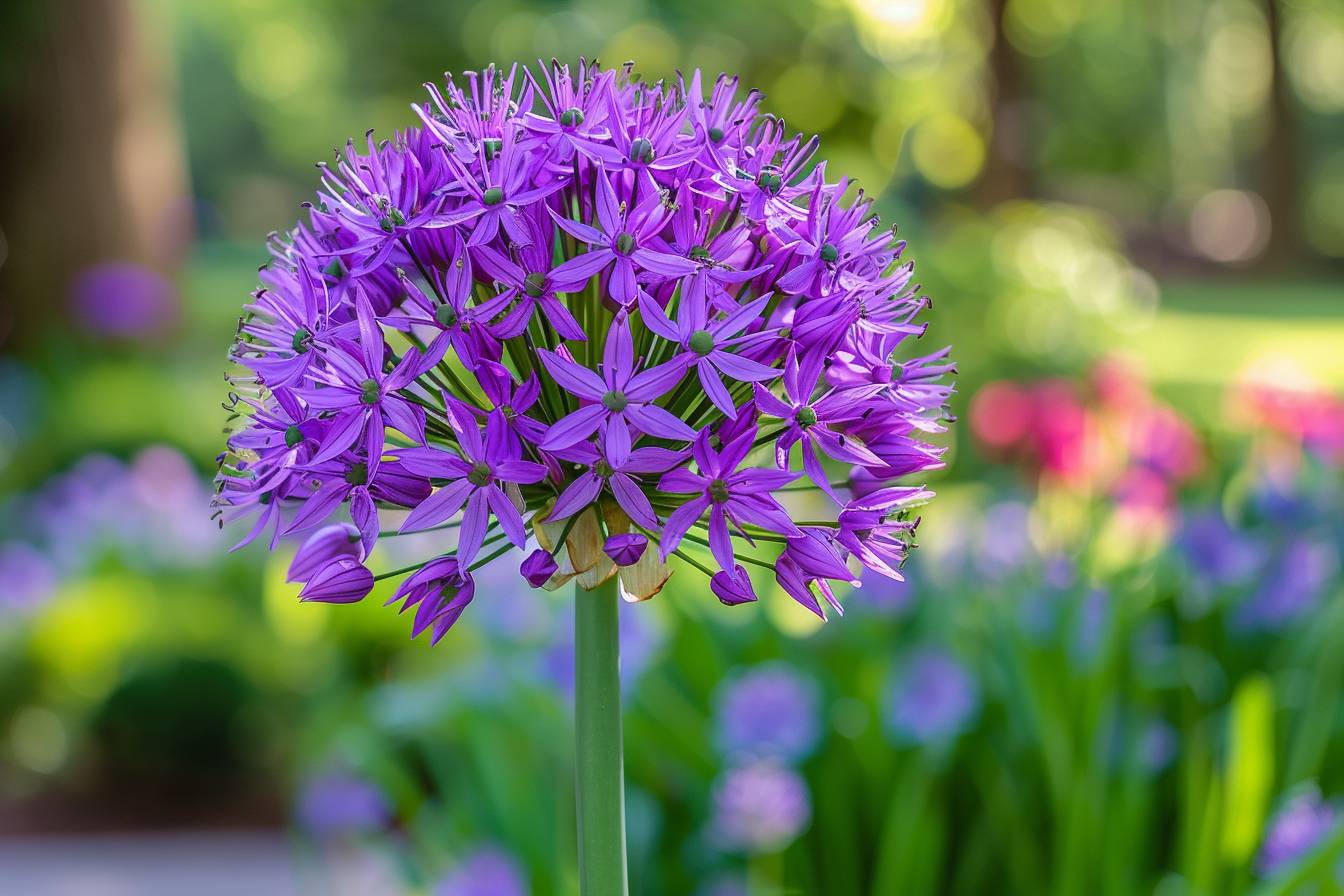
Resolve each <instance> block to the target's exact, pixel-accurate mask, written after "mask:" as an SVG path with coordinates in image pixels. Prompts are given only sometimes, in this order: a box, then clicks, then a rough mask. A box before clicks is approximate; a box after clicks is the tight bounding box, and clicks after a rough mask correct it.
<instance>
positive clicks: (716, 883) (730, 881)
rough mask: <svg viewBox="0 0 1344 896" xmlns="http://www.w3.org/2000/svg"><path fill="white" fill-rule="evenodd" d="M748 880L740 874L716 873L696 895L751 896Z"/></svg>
mask: <svg viewBox="0 0 1344 896" xmlns="http://www.w3.org/2000/svg"><path fill="white" fill-rule="evenodd" d="M750 894H751V890H750V888H748V886H747V880H746V878H745V877H743V876H742V875H740V874H731V873H725V874H716V875H714V877H712V878H710V879H709V880H708V881H706V882H705V884H704V885H703V886H702V887H700V889H698V890H696V891H695V896H750Z"/></svg>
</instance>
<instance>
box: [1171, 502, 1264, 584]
mask: <svg viewBox="0 0 1344 896" xmlns="http://www.w3.org/2000/svg"><path fill="white" fill-rule="evenodd" d="M1176 544H1177V546H1178V547H1179V548H1180V551H1181V555H1182V556H1183V557H1184V558H1185V562H1186V565H1187V567H1188V568H1189V570H1190V572H1191V573H1192V575H1193V579H1194V584H1195V586H1196V587H1198V588H1200V589H1201V590H1203V591H1206V592H1207V591H1213V590H1215V589H1218V588H1225V587H1227V586H1229V585H1240V584H1242V583H1244V582H1246V581H1247V580H1248V579H1249V578H1250V577H1251V576H1252V575H1253V574H1254V573H1255V571H1256V570H1257V569H1259V568H1260V566H1261V564H1262V563H1264V561H1265V550H1264V547H1263V545H1262V544H1261V542H1259V541H1258V540H1256V539H1255V538H1252V537H1250V536H1247V535H1245V534H1243V533H1242V532H1239V531H1238V530H1236V529H1233V528H1232V527H1231V526H1229V525H1228V524H1227V520H1225V519H1224V518H1223V515H1222V514H1221V513H1219V512H1218V511H1217V510H1205V511H1199V512H1196V513H1192V514H1186V516H1185V518H1184V519H1183V521H1182V523H1181V529H1180V532H1179V533H1178V534H1177V536H1176Z"/></svg>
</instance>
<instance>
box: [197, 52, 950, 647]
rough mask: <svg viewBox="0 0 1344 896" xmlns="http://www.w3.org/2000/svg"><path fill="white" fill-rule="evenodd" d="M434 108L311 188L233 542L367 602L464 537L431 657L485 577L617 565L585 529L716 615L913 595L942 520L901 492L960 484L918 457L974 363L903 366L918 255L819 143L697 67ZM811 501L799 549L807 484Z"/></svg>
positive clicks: (431, 577)
mask: <svg viewBox="0 0 1344 896" xmlns="http://www.w3.org/2000/svg"><path fill="white" fill-rule="evenodd" d="M428 90H429V96H428V99H427V100H426V101H425V102H423V103H420V104H417V105H416V106H415V114H416V117H417V120H416V121H415V122H414V123H413V125H412V126H411V127H409V128H407V129H406V130H403V131H399V132H397V133H395V134H393V135H392V136H391V139H387V140H383V141H378V140H375V139H374V138H373V137H372V136H369V137H368V138H367V139H366V140H364V141H362V142H361V143H359V144H358V145H357V144H356V143H354V142H348V143H347V144H346V146H345V148H344V149H343V150H342V151H341V152H339V153H338V155H337V158H336V160H335V162H334V163H333V164H331V165H324V166H321V167H322V176H321V186H320V188H319V191H318V195H317V197H316V199H315V201H314V202H312V203H311V204H309V205H308V206H307V207H306V214H305V218H304V220H303V221H301V222H300V223H299V224H297V225H296V226H295V227H294V228H292V229H291V230H289V231H288V232H286V233H284V234H282V235H280V236H277V237H275V238H273V239H272V240H271V242H270V252H271V261H270V263H269V264H268V265H267V266H266V267H265V268H264V269H263V270H262V272H261V274H260V275H259V277H260V281H261V288H260V289H258V290H257V291H256V292H255V293H254V295H253V297H252V299H251V301H249V302H248V303H247V304H246V306H245V314H244V317H243V319H242V321H241V322H240V325H239V329H238V337H237V342H236V344H235V346H234V350H233V352H232V360H233V361H234V362H235V363H236V365H237V368H238V369H237V371H236V372H235V375H234V376H232V377H231V382H232V385H233V392H232V394H231V396H230V404H231V408H232V409H233V410H236V411H237V412H238V414H237V422H236V423H235V425H234V428H233V431H232V432H231V434H230V436H229V438H228V443H227V448H226V451H225V452H224V453H223V454H222V455H221V456H220V459H219V460H220V469H219V474H218V477H217V479H216V483H217V486H218V495H217V497H216V499H215V503H216V505H217V506H218V508H219V514H218V515H219V517H220V522H221V524H224V523H229V522H232V521H235V520H242V519H247V520H250V521H251V522H250V528H248V530H247V532H246V534H245V535H244V536H243V539H242V542H241V543H242V544H246V543H247V542H250V541H252V540H255V539H257V538H265V539H267V540H269V542H270V543H271V546H272V547H274V546H275V544H276V542H277V539H278V538H279V537H280V536H281V535H282V534H289V533H310V531H316V530H321V532H322V533H326V534H323V535H321V537H318V536H314V544H313V546H312V547H310V548H305V550H304V551H302V552H301V553H300V556H301V558H302V559H301V561H296V564H295V567H294V570H293V573H294V577H295V578H298V579H300V581H303V580H304V577H307V579H308V581H307V585H306V586H305V587H306V588H307V593H308V594H309V595H313V594H316V593H318V591H319V590H322V589H324V588H325V589H326V590H327V591H328V592H329V593H330V594H333V595H337V596H339V597H341V598H342V599H349V598H350V595H352V594H353V590H352V589H353V587H354V585H355V584H356V583H355V581H354V580H355V577H356V576H362V574H361V573H359V572H358V569H356V567H360V566H361V565H362V564H363V563H365V562H368V561H369V560H370V558H371V555H372V553H373V552H374V550H375V547H376V545H377V543H378V541H379V539H380V537H383V538H385V537H387V535H386V534H385V533H384V532H383V530H384V529H385V528H387V526H386V522H387V520H386V518H387V516H388V515H392V514H398V515H400V514H401V509H402V508H404V509H405V510H407V511H409V513H407V514H405V515H404V519H399V522H396V523H393V525H392V528H394V529H396V530H397V531H396V533H394V534H401V533H414V532H428V531H431V530H432V531H434V532H435V533H438V532H440V531H443V532H444V533H445V534H443V535H440V536H438V537H437V538H436V539H435V540H433V541H425V542H423V544H425V545H427V547H425V548H424V552H423V554H421V555H419V556H418V559H420V560H421V561H422V563H421V564H420V565H421V566H422V567H423V568H424V569H425V570H430V569H431V568H432V569H433V570H434V572H433V573H432V574H431V573H425V576H427V578H426V577H417V578H415V584H414V585H410V586H409V588H404V589H403V591H401V592H399V595H400V598H401V599H402V600H403V606H404V607H405V606H416V607H417V613H416V620H417V621H416V623H415V625H414V628H415V630H416V631H420V630H423V629H424V628H425V627H426V626H428V627H432V628H433V629H434V631H435V633H436V637H437V635H439V634H442V632H443V631H444V630H446V627H447V625H449V624H451V620H452V619H455V618H456V614H457V613H458V612H460V611H461V609H462V607H463V606H465V603H466V602H467V600H469V595H470V593H471V592H470V588H469V585H468V583H470V582H471V581H472V580H471V575H472V573H473V572H474V571H477V570H478V569H479V568H480V567H481V566H483V565H484V564H486V563H489V562H490V561H492V560H494V559H495V558H496V557H497V556H499V555H502V554H503V553H505V552H507V551H509V550H511V549H516V550H521V551H524V552H527V551H530V550H532V548H533V545H532V543H531V542H532V541H533V540H534V539H536V540H537V541H538V542H539V543H543V544H551V543H552V539H553V538H554V539H559V540H561V541H563V542H564V543H562V544H556V545H554V547H555V551H554V552H551V553H550V556H551V558H552V559H553V560H554V562H555V563H556V568H557V570H565V569H569V568H570V567H571V565H572V564H571V563H570V561H572V560H573V559H574V556H575V555H576V554H577V555H578V556H581V557H598V556H600V554H598V547H600V546H601V542H598V544H597V545H596V546H594V545H590V544H588V543H587V542H586V541H585V539H591V538H593V537H594V536H593V535H592V534H591V533H592V532H594V531H596V532H598V533H601V536H600V537H603V538H605V536H606V535H607V534H609V533H613V532H614V533H622V534H621V535H620V536H618V538H617V540H616V541H613V542H612V544H611V545H610V547H611V551H610V556H611V557H613V558H616V560H617V562H619V563H621V564H622V565H621V567H620V568H619V569H618V570H617V572H616V575H618V576H620V578H621V585H622V587H623V588H625V593H627V594H629V595H631V596H634V597H636V598H642V597H649V596H651V595H652V594H654V593H657V590H658V589H659V588H660V587H661V586H662V582H663V581H665V580H666V572H667V571H666V570H664V569H663V567H662V563H664V562H676V563H678V564H683V563H684V564H685V566H686V567H687V568H688V569H689V571H690V572H691V573H696V572H698V573H703V574H705V575H706V576H707V577H708V579H709V582H710V591H711V592H712V593H713V594H714V595H715V596H717V597H718V598H719V599H720V600H721V601H722V602H724V603H726V604H736V603H743V602H748V601H751V600H754V599H755V594H754V592H753V590H752V587H751V580H750V579H749V578H748V576H747V575H746V572H745V570H746V569H747V568H749V567H750V566H752V565H756V566H761V567H765V568H773V569H775V570H776V579H777V581H778V583H779V585H780V586H781V588H782V589H783V590H784V591H785V593H786V594H788V595H789V596H790V597H792V598H793V599H794V600H796V601H798V602H799V603H800V604H801V605H803V606H806V607H807V608H808V609H809V610H811V611H812V612H814V613H816V614H818V615H819V616H823V617H824V615H825V612H826V610H825V609H824V607H827V606H829V607H830V608H832V609H835V610H836V611H839V608H840V604H839V602H838V600H837V599H836V596H835V592H834V589H833V586H834V584H835V583H836V582H847V583H855V582H857V580H858V577H857V575H856V574H855V569H857V567H858V566H863V567H865V568H867V569H869V570H871V571H873V572H876V573H878V574H881V575H884V576H887V577H888V578H891V579H895V580H899V578H900V573H899V568H900V565H901V563H902V562H903V561H904V560H905V557H906V555H907V553H908V552H909V550H910V546H911V544H912V539H913V535H914V529H915V525H916V524H917V522H918V520H917V519H916V518H913V517H912V516H911V512H912V510H913V508H914V507H915V506H916V505H917V504H919V503H921V502H922V501H924V500H926V499H927V498H928V497H929V496H930V493H929V492H927V491H925V490H924V489H923V488H922V487H920V486H918V485H914V484H901V483H900V482H899V480H902V479H903V478H905V477H910V476H916V475H919V474H922V473H924V472H926V471H929V470H932V469H936V468H938V467H939V466H941V465H942V461H941V451H942V449H940V448H937V447H935V446H932V445H930V444H928V443H927V441H926V440H927V439H928V438H929V436H930V434H934V433H938V432H940V431H942V430H943V429H944V424H945V422H946V420H947V419H948V418H947V415H946V412H945V406H946V402H947V400H948V398H949V395H950V393H951V386H950V384H949V383H948V382H947V379H948V377H949V376H950V375H951V374H952V373H953V372H954V370H953V366H952V364H951V363H950V362H949V361H948V358H947V352H946V350H942V351H933V352H931V353H930V352H915V351H911V350H910V345H911V343H912V342H913V340H914V339H916V338H918V337H919V336H921V335H923V333H924V330H925V325H924V324H923V323H922V322H921V321H920V320H919V319H918V318H919V317H920V315H921V314H922V313H923V312H924V310H925V308H926V307H927V305H928V301H927V299H926V298H925V297H924V296H923V295H921V294H920V293H919V287H918V285H917V284H916V283H915V281H914V280H913V269H912V265H911V264H910V263H909V262H905V261H901V256H902V254H903V252H904V251H905V248H906V247H905V243H904V241H902V240H898V239H896V237H895V235H894V233H893V232H892V231H890V230H885V229H883V228H882V227H880V226H879V224H878V221H877V218H876V216H875V215H874V214H873V203H872V200H871V199H870V198H868V197H866V196H865V195H864V194H863V193H862V191H853V190H851V189H850V187H851V184H850V182H849V181H848V180H847V179H845V178H839V179H838V180H835V181H828V180H827V179H826V169H825V166H824V165H822V164H820V163H818V162H817V149H818V141H817V140H816V138H808V137H805V136H803V135H800V134H791V133H789V132H788V131H787V130H786V128H785V126H784V123H783V122H782V121H780V120H779V119H777V118H772V117H769V116H766V115H763V114H761V112H760V109H759V106H760V100H761V98H760V95H759V94H756V93H754V92H752V93H746V94H744V95H739V90H738V82H737V80H736V79H734V78H730V77H726V76H725V77H720V78H719V79H717V80H716V81H715V82H714V83H712V84H707V83H705V82H704V80H703V78H702V76H701V74H700V73H699V72H693V73H691V75H690V76H689V77H688V78H682V77H680V76H678V77H677V78H675V79H669V80H663V81H649V80H648V79H645V78H640V77H637V76H636V75H635V74H634V72H633V68H632V67H631V66H625V67H622V68H621V69H619V70H614V71H613V70H604V69H601V68H599V67H597V66H595V65H589V64H588V63H587V62H584V61H580V63H579V65H578V67H577V69H574V68H571V67H570V66H566V65H561V64H559V63H553V64H551V65H549V66H543V67H542V69H541V70H538V71H535V72H534V71H528V70H526V69H522V68H519V67H516V66H515V67H513V68H510V69H508V70H501V69H498V68H496V67H494V66H489V67H487V68H485V69H484V70H482V71H480V72H474V73H469V74H467V75H466V76H465V77H464V80H463V81H462V82H461V83H458V82H454V81H453V79H452V78H451V77H450V78H449V79H448V82H447V84H446V85H444V86H443V87H442V88H440V87H437V86H430V87H429V88H428ZM795 445H797V446H799V450H798V451H796V452H795V451H793V450H792V449H793V447H794V446H795ZM799 480H801V481H799ZM807 489H815V490H816V491H817V492H818V494H819V496H820V498H821V503H820V504H819V505H818V506H817V507H816V509H815V510H811V511H809V514H808V515H809V516H811V517H814V518H813V519H809V520H808V521H807V523H806V524H805V525H799V524H797V523H795V522H794V521H793V519H792V517H791V515H790V512H789V509H788V508H787V507H786V502H787V500H788V499H787V498H786V494H785V493H786V492H793V491H803V490H807ZM346 516H348V518H349V524H347V523H346V522H345V517H346ZM580 521H587V522H584V524H583V525H579V522H580ZM543 522H544V523H545V524H546V529H545V530H544V531H543V530H542V525H541V524H542V523H543ZM592 523H596V527H595V528H594V527H593V526H592V525H591V524H592ZM333 525H353V528H354V529H355V530H357V531H358V533H359V544H358V546H357V547H358V550H356V546H355V545H354V543H353V542H349V543H348V544H347V545H344V546H342V544H341V542H340V536H339V535H338V534H337V530H335V529H329V528H324V527H330V526H333ZM552 526H559V527H562V528H563V532H562V531H561V530H560V529H557V530H556V531H551V527H552ZM565 527H567V528H565ZM345 531H346V532H347V533H348V531H349V530H348V529H347V530H345ZM571 531H572V532H573V533H574V534H572V535H571V534H570V533H571ZM539 536H544V537H539ZM408 540H411V541H413V538H412V539H408ZM413 543H414V544H417V545H418V544H421V542H414V541H413ZM641 544H644V545H648V547H649V550H646V551H644V552H642V553H640V548H639V546H640V545H641ZM689 544H694V545H696V546H697V547H696V548H694V549H692V548H690V547H689V546H688V545H689ZM699 546H704V547H708V548H709V554H710V555H711V556H712V558H713V559H712V566H706V565H705V564H704V563H702V562H701V561H700V560H698V559H696V557H695V556H694V554H695V553H698V552H699ZM655 548H656V552H657V553H656V554H654V553H653V549H655ZM391 552H392V553H396V549H395V548H394V549H393V550H392V551H391ZM673 558H676V559H675V561H674V560H673ZM341 560H344V561H347V562H346V563H344V564H341V563H339V561H341ZM319 561H324V562H319ZM450 561H451V562H453V563H455V564H456V565H455V566H454V567H452V570H453V571H452V572H451V574H446V577H445V570H446V569H447V568H448V567H447V566H446V564H447V563H449V562H450ZM636 561H637V562H636ZM375 562H376V561H375ZM602 562H605V561H602ZM332 564H337V566H336V567H333V566H332ZM509 565H510V568H512V564H509ZM548 566H549V563H548V562H547V561H546V560H544V559H543V558H538V559H531V560H528V561H527V562H526V563H524V572H523V574H524V575H525V576H527V578H528V580H529V581H542V573H543V572H544V571H545V570H546V569H547V568H548ZM851 567H853V568H851ZM415 568H416V567H415V564H414V563H412V564H411V565H410V566H408V568H407V571H408V572H409V571H412V570H414V569H415ZM337 573H339V575H340V578H339V579H337V578H334V577H336V576H337ZM319 576H321V577H323V580H322V581H321V582H319V586H318V588H316V589H315V588H314V586H313V585H312V578H313V577H319ZM547 578H548V579H549V578H550V577H549V576H547ZM333 583H336V584H339V585H341V586H342V587H343V589H344V590H332V586H333ZM445 583H455V584H451V586H450V587H449V591H451V596H449V597H444V596H443V594H442V593H438V592H436V591H435V589H439V592H441V591H442V589H443V588H444V587H445Z"/></svg>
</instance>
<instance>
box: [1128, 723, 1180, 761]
mask: <svg viewBox="0 0 1344 896" xmlns="http://www.w3.org/2000/svg"><path fill="white" fill-rule="evenodd" d="M1180 746H1181V739H1180V734H1179V733H1178V732H1177V731H1176V729H1175V728H1174V727H1173V726H1172V724H1171V723H1170V722H1168V721H1167V720H1166V719H1160V718H1152V719H1149V720H1148V721H1147V722H1145V723H1144V725H1143V729H1142V730H1141V731H1140V732H1139V744H1138V747H1139V762H1140V763H1141V764H1142V765H1143V767H1144V769H1145V770H1147V771H1148V772H1149V773H1150V774H1154V775H1156V774H1160V773H1161V772H1163V771H1165V770H1166V768H1167V766H1169V765H1171V763H1172V761H1173V760H1174V759H1175V758H1176V754H1177V753H1178V752H1179V751H1180Z"/></svg>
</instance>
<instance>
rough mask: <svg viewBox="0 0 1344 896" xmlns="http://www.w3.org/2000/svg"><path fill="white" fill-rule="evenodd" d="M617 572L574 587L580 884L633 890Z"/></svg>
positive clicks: (614, 894)
mask: <svg viewBox="0 0 1344 896" xmlns="http://www.w3.org/2000/svg"><path fill="white" fill-rule="evenodd" d="M616 592H617V580H616V577H615V576H612V577H611V578H610V579H608V580H607V581H606V582H604V583H602V584H601V585H598V586H597V587H596V588H594V589H593V590H592V591H585V590H583V589H582V588H580V587H578V586H575V589H574V727H575V734H576V737H575V748H576V750H575V756H574V768H575V785H576V787H577V795H578V799H577V804H578V816H579V817H578V830H579V892H580V893H581V894H582V896H627V894H628V893H629V887H628V885H627V883H626V874H625V769H624V760H623V758H622V751H621V674H620V642H619V640H618V637H617V633H618V630H619V629H618V620H617V616H616V611H617V609H618V604H619V603H620V599H619V597H618V596H617V593H616Z"/></svg>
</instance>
